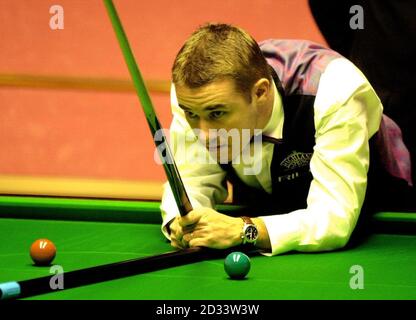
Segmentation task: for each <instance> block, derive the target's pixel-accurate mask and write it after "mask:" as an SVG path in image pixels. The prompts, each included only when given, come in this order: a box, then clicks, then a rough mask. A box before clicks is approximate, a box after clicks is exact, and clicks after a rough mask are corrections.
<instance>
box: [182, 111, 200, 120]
mask: <svg viewBox="0 0 416 320" xmlns="http://www.w3.org/2000/svg"><path fill="white" fill-rule="evenodd" d="M185 116H186V117H187V118H189V119H196V118H198V116H197V115H196V114H195V113H193V112H191V111H187V110H185Z"/></svg>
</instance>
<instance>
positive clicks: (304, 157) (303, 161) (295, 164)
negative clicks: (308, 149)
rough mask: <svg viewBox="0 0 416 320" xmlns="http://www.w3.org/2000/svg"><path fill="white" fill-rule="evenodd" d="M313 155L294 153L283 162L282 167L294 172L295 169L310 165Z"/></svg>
mask: <svg viewBox="0 0 416 320" xmlns="http://www.w3.org/2000/svg"><path fill="white" fill-rule="evenodd" d="M311 158H312V153H303V152H297V151H292V153H291V154H289V155H288V156H287V157H286V158H285V159H283V161H282V162H280V166H281V167H283V168H285V170H293V169H295V168H300V167H304V166H307V165H309V162H310V161H311Z"/></svg>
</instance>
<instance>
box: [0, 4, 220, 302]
mask: <svg viewBox="0 0 416 320" xmlns="http://www.w3.org/2000/svg"><path fill="white" fill-rule="evenodd" d="M104 4H105V6H106V8H107V12H108V15H109V17H110V20H111V23H112V25H113V28H114V31H115V33H116V36H117V39H118V41H119V44H120V47H121V50H122V52H123V56H124V59H125V61H126V64H127V67H128V69H129V72H130V75H131V77H132V79H133V83H134V86H135V89H136V92H137V95H138V97H139V100H140V102H141V104H142V107H143V111H144V113H145V116H146V120H147V123H148V125H149V128H150V130H151V132H152V135H153V136H154V135H155V133H156V131H158V130H161V126H160V123H159V121H158V119H157V117H156V113H155V110H154V108H153V104H152V102H151V100H150V97H149V94H148V92H147V90H146V87H145V84H144V81H143V78H142V76H141V73H140V70H139V69H138V66H137V64H136V61H135V59H134V56H133V53H132V51H131V48H130V45H129V43H128V40H127V37H126V35H125V32H124V30H123V27H122V25H121V21H120V19H119V17H118V14H117V11H116V8H115V7H114V4H113V2H112V0H104ZM160 132H161V133H162V141H160V142H158V141H155V144H156V147H158V146H159V145H161V144H164V147H165V150H166V155H165V159H166V161H164V162H163V167H164V169H165V172H166V175H167V178H168V181H169V184H170V186H171V188H172V192H173V195H174V197H175V201H176V203H177V205H178V209H179V212H180V214H181V216H184V215H186V214H187V213H188V212H189V211H191V210H192V206H191V203H190V201H189V198H188V195H187V193H186V190H185V187H184V185H183V183H182V180H181V178H180V175H179V171H178V169H177V167H176V164H175V161H174V158H173V156H172V153H171V151H170V148H169V145H168V143H167V139H166V137H165V135H164V133H163V131H160ZM158 150H160V149H159V148H158ZM159 155H160V156H161V157H162V154H161V153H159ZM214 251H216V252H217V253H218V252H219V251H217V250H209V249H206V248H204V250H202V248H201V247H194V248H189V249H184V250H179V251H174V252H168V253H164V254H158V255H154V256H150V257H144V258H136V259H133V260H127V261H122V262H117V263H111V264H106V265H101V266H95V267H91V268H86V269H81V270H75V271H71V272H67V273H64V289H68V288H74V287H78V286H82V285H87V284H92V283H96V282H102V281H107V280H113V279H117V278H120V277H126V276H130V275H136V274H139V273H143V272H149V271H155V270H157V269H160V268H167V267H172V266H178V265H181V264H186V263H190V262H194V261H200V260H203V259H206V258H208V257H212V252H214ZM52 277H53V276H46V277H41V278H35V279H30V280H24V281H20V282H16V281H12V282H7V283H2V284H0V300H1V299H8V298H24V297H29V296H33V295H38V294H43V293H48V292H53V291H55V290H56V289H52V288H51V284H50V281H51V279H52Z"/></svg>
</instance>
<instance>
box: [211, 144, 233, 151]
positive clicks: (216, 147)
mask: <svg viewBox="0 0 416 320" xmlns="http://www.w3.org/2000/svg"><path fill="white" fill-rule="evenodd" d="M224 147H226V148H227V147H228V146H227V145H226V144H222V145H219V146H217V145H213V146H211V145H210V146H208V147H207V149H209V150H218V149H221V148H224Z"/></svg>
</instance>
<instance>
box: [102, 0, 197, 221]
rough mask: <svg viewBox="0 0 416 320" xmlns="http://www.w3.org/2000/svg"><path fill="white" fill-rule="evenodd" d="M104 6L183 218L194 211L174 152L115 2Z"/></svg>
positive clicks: (105, 1) (109, 2)
mask: <svg viewBox="0 0 416 320" xmlns="http://www.w3.org/2000/svg"><path fill="white" fill-rule="evenodd" d="M104 4H105V6H106V8H107V12H108V15H109V17H110V20H111V23H112V25H113V29H114V32H115V34H116V36H117V39H118V42H119V45H120V48H121V51H122V53H123V56H124V60H125V62H126V64H127V67H128V69H129V72H130V76H131V78H132V80H133V84H134V87H135V89H136V93H137V96H138V97H139V100H140V102H141V105H142V108H143V111H144V114H145V116H146V120H147V123H148V125H149V128H150V131H151V132H152V136H153V137H154V136H155V133H156V132H157V131H159V132H160V133H161V141H156V140H155V144H156V148H157V149H158V151H159V155H160V157H161V158H162V160H163V155H162V154H161V153H160V149H159V148H158V147H159V146H160V145H163V146H164V147H165V151H166V155H165V161H163V168H164V169H165V173H166V176H167V178H168V181H169V185H170V187H171V189H172V193H173V196H174V197H175V201H176V204H177V206H178V209H179V213H180V215H181V216H184V215H186V214H187V213H188V212H189V211H192V205H191V202H190V201H189V198H188V195H187V193H186V190H185V187H184V184H183V183H182V179H181V177H180V174H179V171H178V168H177V167H176V163H175V159H174V158H173V155H172V152H171V150H170V147H169V144H168V143H167V139H166V136H165V134H164V132H163V130H162V128H161V125H160V123H159V120H158V119H157V117H156V112H155V109H154V108H153V104H152V101H151V99H150V96H149V94H148V92H147V90H146V86H145V83H144V81H143V77H142V75H141V72H140V70H139V68H138V66H137V63H136V60H135V59H134V55H133V52H132V50H131V48H130V44H129V42H128V40H127V36H126V33H125V32H124V29H123V26H122V24H121V21H120V18H119V16H118V14H117V10H116V8H115V7H114V4H113V1H112V0H104Z"/></svg>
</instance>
